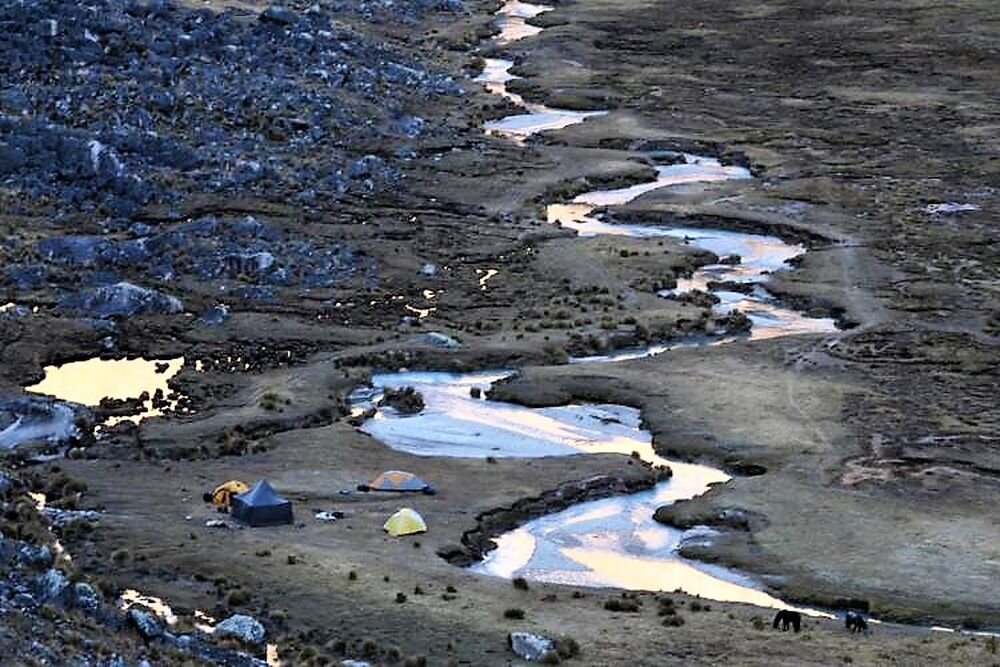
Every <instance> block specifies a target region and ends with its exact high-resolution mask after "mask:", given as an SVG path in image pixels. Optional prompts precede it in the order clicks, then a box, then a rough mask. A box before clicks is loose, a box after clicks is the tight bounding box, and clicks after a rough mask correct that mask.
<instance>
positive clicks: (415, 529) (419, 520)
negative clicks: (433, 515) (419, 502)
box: [382, 507, 427, 537]
mask: <svg viewBox="0 0 1000 667" xmlns="http://www.w3.org/2000/svg"><path fill="white" fill-rule="evenodd" d="M382 528H384V529H385V532H387V533H389V534H390V535H392V536H393V537H402V536H403V535H413V534H415V533H426V532H427V524H426V523H424V518H423V517H422V516H420V515H419V514H417V513H416V511H414V510H412V509H410V508H409V507H404V508H403V509H401V510H399V511H398V512H396V513H395V514H393V515H392V516H391V517H389V519H388V520H387V521H386V522H385V525H384V526H382Z"/></svg>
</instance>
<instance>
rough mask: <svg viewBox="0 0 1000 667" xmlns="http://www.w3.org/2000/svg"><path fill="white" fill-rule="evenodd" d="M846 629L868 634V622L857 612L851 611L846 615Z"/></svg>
mask: <svg viewBox="0 0 1000 667" xmlns="http://www.w3.org/2000/svg"><path fill="white" fill-rule="evenodd" d="M844 627H845V628H847V629H848V630H850V631H851V632H863V633H865V634H868V621H866V620H865V617H864V616H862V615H861V614H859V613H858V612H856V611H849V612H847V613H846V614H845V615H844Z"/></svg>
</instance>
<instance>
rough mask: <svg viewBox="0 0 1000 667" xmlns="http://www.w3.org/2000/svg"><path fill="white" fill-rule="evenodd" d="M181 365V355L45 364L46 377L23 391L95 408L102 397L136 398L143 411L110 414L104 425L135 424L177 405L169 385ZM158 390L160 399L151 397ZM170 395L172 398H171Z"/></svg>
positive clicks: (172, 408)
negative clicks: (128, 422)
mask: <svg viewBox="0 0 1000 667" xmlns="http://www.w3.org/2000/svg"><path fill="white" fill-rule="evenodd" d="M183 366H184V357H178V358H176V359H165V360H156V359H100V358H95V359H88V360H86V361H74V362H71V363H68V364H63V365H62V366H46V367H45V378H44V379H43V380H42V381H41V382H39V383H38V384H36V385H32V386H30V387H25V390H26V391H29V392H32V393H36V394H45V395H48V396H54V397H55V398H58V399H60V400H63V401H70V402H73V403H79V404H81V405H87V406H90V407H96V406H98V405H100V403H101V400H103V399H105V398H108V399H113V400H120V401H121V400H127V399H138V398H140V397H142V396H143V394H146V397H145V399H144V400H143V401H142V406H143V408H144V410H143V411H142V412H141V413H140V414H138V415H127V416H115V417H110V418H109V419H108V420H107V421H106V422H105V425H106V426H114V425H115V424H118V423H120V422H123V421H131V422H134V423H138V422H139V421H140V420H142V419H145V418H147V417H157V416H160V415H162V414H163V413H164V412H165V411H167V410H174V409H175V408H176V407H177V397H176V396H174V395H173V391H172V390H171V389H170V387H169V386H168V382H169V381H170V379H171V378H172V377H174V376H175V375H177V373H179V372H180V370H181V368H182V367H183ZM157 392H160V394H159V395H160V399H161V400H154V399H155V397H156V396H157ZM171 396H173V398H171Z"/></svg>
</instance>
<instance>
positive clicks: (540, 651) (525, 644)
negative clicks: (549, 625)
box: [507, 632, 558, 662]
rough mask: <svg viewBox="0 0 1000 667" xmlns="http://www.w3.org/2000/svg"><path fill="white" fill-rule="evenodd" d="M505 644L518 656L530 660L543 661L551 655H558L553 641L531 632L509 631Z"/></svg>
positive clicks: (549, 658)
mask: <svg viewBox="0 0 1000 667" xmlns="http://www.w3.org/2000/svg"><path fill="white" fill-rule="evenodd" d="M507 645H508V646H510V650H511V651H513V652H514V653H515V654H517V656H518V657H519V658H521V659H523V660H528V661H530V662H545V661H548V660H551V659H552V658H551V656H552V655H556V656H557V657H558V654H557V653H556V646H555V642H554V641H552V640H551V639H549V638H548V637H543V636H542V635H536V634H534V633H531V632H512V633H510V634H509V635H507Z"/></svg>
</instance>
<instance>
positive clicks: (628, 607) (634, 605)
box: [604, 598, 639, 614]
mask: <svg viewBox="0 0 1000 667" xmlns="http://www.w3.org/2000/svg"><path fill="white" fill-rule="evenodd" d="M604 608H605V609H607V610H608V611H615V612H624V613H627V614H637V613H639V601H638V600H631V599H626V598H609V599H607V600H605V601H604Z"/></svg>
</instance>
